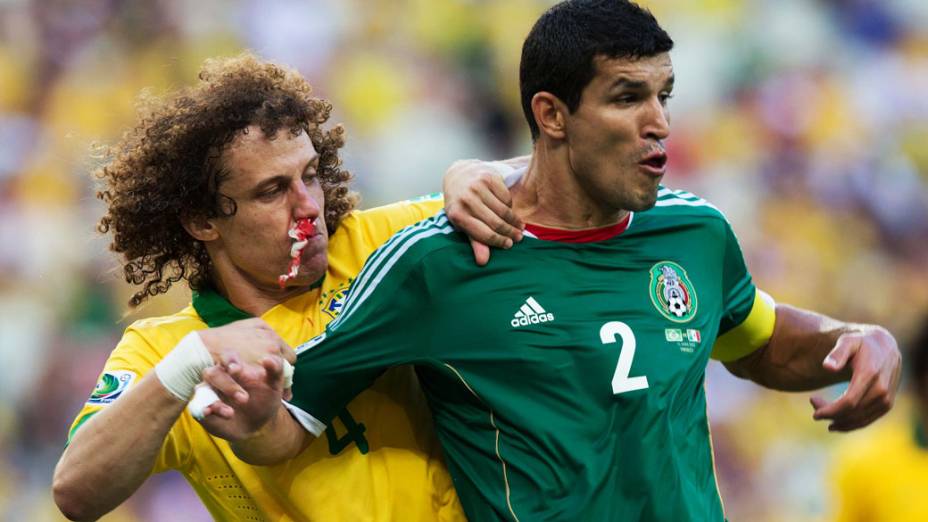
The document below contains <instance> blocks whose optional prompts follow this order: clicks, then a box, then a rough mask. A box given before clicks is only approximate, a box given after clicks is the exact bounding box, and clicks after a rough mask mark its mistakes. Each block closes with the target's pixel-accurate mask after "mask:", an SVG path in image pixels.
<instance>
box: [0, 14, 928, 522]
mask: <svg viewBox="0 0 928 522" xmlns="http://www.w3.org/2000/svg"><path fill="white" fill-rule="evenodd" d="M551 3H552V2H544V1H539V0H497V1H493V2H489V1H473V0H442V1H434V0H403V1H402V2H397V1H388V0H376V1H368V0H365V1H362V0H350V1H349V0H309V1H306V0H300V1H298V0H273V1H267V0H262V1H258V0H241V1H237V2H219V1H216V0H207V1H202V2H196V3H187V2H179V1H173V0H160V1H155V2H143V1H134V0H132V1H124V2H107V1H104V0H85V1H82V2H66V1H63V0H53V1H42V2H38V1H29V0H7V1H4V2H0V368H2V369H3V370H2V371H3V377H2V378H0V392H2V393H3V394H4V396H6V397H7V399H6V400H5V401H2V402H0V519H4V520H7V519H8V520H58V519H60V515H59V514H58V513H57V510H56V508H55V506H54V504H53V503H52V501H51V496H50V493H49V486H50V478H51V470H52V468H53V466H54V463H55V461H56V460H57V458H58V456H59V455H60V453H61V448H62V446H63V444H64V443H65V437H66V434H67V426H68V424H69V423H70V422H71V420H72V419H73V416H74V414H75V413H76V412H77V410H78V409H79V408H80V406H81V404H82V403H83V402H84V401H85V400H86V397H87V396H88V395H89V393H90V391H91V389H92V387H93V385H94V382H95V378H96V372H97V371H98V370H99V368H101V367H102V363H103V361H104V360H105V358H106V356H107V354H108V353H109V351H110V350H111V349H112V348H113V346H115V343H116V341H117V340H118V338H119V335H120V334H121V332H122V330H123V329H124V328H125V326H126V325H127V324H128V323H129V322H131V321H132V320H134V319H136V318H139V317H143V316H150V315H161V314H164V313H168V312H170V311H172V310H174V309H176V308H178V307H179V306H180V305H181V304H183V303H184V302H186V301H187V299H189V296H188V295H186V294H185V293H184V292H183V291H179V290H175V291H172V292H171V293H170V294H169V295H167V296H163V297H159V298H157V299H155V300H153V301H152V302H151V303H149V304H148V305H146V306H144V307H142V308H141V309H139V310H136V311H133V312H132V313H131V314H128V313H127V310H128V308H127V306H126V302H127V300H128V297H129V295H130V291H129V286H128V285H127V284H126V283H125V282H124V281H122V280H121V277H120V275H119V273H118V272H117V271H116V268H117V267H118V265H117V263H116V261H115V259H114V257H113V256H112V254H110V253H109V252H108V251H107V249H106V241H105V240H104V239H103V238H101V237H99V236H98V234H96V233H95V231H94V226H95V223H96V221H97V219H98V218H99V216H100V215H101V213H102V210H101V206H100V204H99V202H98V201H97V200H96V199H95V198H94V190H95V189H94V184H93V180H92V179H91V178H90V176H89V172H90V171H91V170H92V167H93V166H94V165H95V161H97V159H96V157H95V152H94V151H95V149H94V148H93V145H94V144H99V143H107V142H110V141H112V140H114V139H115V138H116V137H117V136H115V133H116V132H118V130H119V129H122V128H125V127H126V126H127V125H128V124H129V123H130V122H131V121H132V119H133V116H134V102H135V100H136V96H137V95H138V93H139V92H140V91H142V90H143V89H151V91H153V92H160V90H163V89H165V88H168V87H172V86H177V85H180V84H185V83H189V82H190V81H191V80H192V76H193V75H194V74H195V73H196V71H197V69H198V68H199V66H200V64H201V63H202V62H203V60H204V59H205V58H207V57H210V56H215V55H228V54H234V53H236V52H238V51H239V50H241V49H244V48H249V49H253V50H254V51H255V52H257V53H258V54H260V55H262V56H264V57H266V58H269V59H273V60H278V61H281V62H283V63H287V64H290V65H292V66H294V67H296V68H298V69H299V70H300V71H301V72H302V73H303V74H304V75H305V76H306V77H307V78H309V79H310V82H311V83H312V84H313V85H314V86H315V88H316V93H317V94H318V95H320V96H323V97H326V98H328V99H330V100H331V101H332V102H333V104H334V106H335V115H334V117H333V119H334V120H335V121H340V122H344V124H345V126H346V128H347V129H348V143H347V145H346V147H345V151H346V152H345V155H344V159H345V162H346V165H347V166H348V168H349V169H350V170H351V171H352V173H353V174H354V175H355V176H356V182H355V187H356V188H357V189H358V190H359V191H360V192H361V193H362V194H363V196H364V200H363V206H364V207H369V206H373V205H376V204H380V203H386V202H389V201H394V200H398V199H404V198H407V197H411V196H415V195H419V194H425V193H429V192H434V191H435V190H437V189H438V187H439V183H440V182H439V180H440V176H441V174H442V172H444V170H445V168H446V167H447V165H448V164H449V163H450V162H451V161H453V160H454V159H456V158H462V157H481V158H501V157H508V156H513V155H519V154H524V153H526V152H527V151H528V150H529V148H530V147H529V136H528V134H527V133H526V132H525V131H524V124H523V122H522V115H521V112H520V107H519V101H518V83H517V82H518V74H517V68H518V59H519V52H518V51H519V48H520V46H521V44H522V40H523V38H524V36H525V34H526V32H527V31H528V29H529V27H530V25H531V23H532V22H533V21H534V19H535V18H536V17H537V16H538V14H539V13H540V12H541V11H542V10H543V9H545V8H546V7H547V6H549V5H550V4H551ZM642 4H643V5H646V6H648V7H650V8H651V9H652V10H653V11H654V12H655V14H656V15H657V17H658V18H659V19H660V20H661V21H662V24H663V25H664V26H665V27H666V28H667V29H668V31H669V32H670V33H671V34H672V35H674V39H675V40H676V42H677V44H676V47H675V50H674V52H673V57H674V66H675V69H676V76H677V88H676V94H675V98H674V99H673V100H672V101H671V102H670V103H671V112H672V114H673V117H674V120H675V121H674V124H673V127H672V129H673V131H672V135H671V138H670V140H669V143H668V150H669V155H670V164H669V167H668V175H667V177H666V178H665V184H667V185H669V186H672V187H674V188H683V189H686V190H689V191H692V192H695V193H697V194H699V195H701V196H703V197H705V198H707V199H709V200H710V201H712V202H713V203H715V204H716V205H717V206H718V207H720V208H721V209H722V210H723V211H724V212H725V213H726V214H727V215H728V216H729V217H730V218H731V222H732V223H733V224H734V227H735V231H736V232H737V233H738V235H739V239H740V241H741V244H742V247H743V249H744V252H745V256H746V258H747V260H748V264H749V266H750V268H751V271H752V273H753V275H754V277H755V279H756V280H757V283H758V286H759V287H761V288H763V289H764V290H766V291H768V292H769V293H771V294H772V295H773V296H774V297H776V298H778V299H781V300H783V301H787V302H790V303H794V304H796V305H799V306H804V307H808V308H814V309H816V310H819V311H822V312H824V313H830V314H834V315H836V316H839V317H842V318H847V319H852V320H860V321H866V322H873V323H878V324H883V325H886V326H887V327H889V328H890V329H891V330H893V331H894V333H896V335H897V337H898V338H899V339H900V342H901V344H902V346H903V348H904V347H905V344H906V339H907V338H908V336H909V335H910V333H911V332H913V331H914V330H915V329H916V328H917V327H918V322H919V321H920V320H921V319H922V317H924V316H925V314H926V311H928V271H926V270H925V267H926V266H928V188H926V186H928V147H925V146H924V144H925V143H928V99H926V97H925V96H924V94H923V93H925V92H928V29H926V28H928V4H926V3H924V2H921V1H919V0H892V1H889V0H882V1H881V0H780V1H777V2H765V1H758V0H698V1H692V0H650V1H645V2H642ZM491 262H492V261H491ZM707 387H708V396H709V408H710V417H711V419H712V432H713V438H714V445H715V446H714V447H715V452H716V465H717V467H718V470H719V476H720V482H721V484H720V487H721V490H722V497H723V499H724V501H725V506H726V510H727V513H728V516H729V518H730V519H731V520H752V521H760V522H763V521H775V520H791V521H799V522H802V521H820V520H828V519H829V517H830V516H831V513H833V511H834V506H833V505H832V503H831V501H830V498H831V497H830V496H829V489H830V487H831V483H830V476H829V474H828V471H827V470H828V469H829V466H830V459H831V456H832V454H833V452H834V450H835V448H837V447H838V446H840V444H841V442H842V438H844V437H843V436H839V435H833V434H829V433H828V432H827V430H826V429H825V426H824V425H823V424H817V423H814V422H812V420H811V414H812V408H811V407H810V406H809V405H808V397H807V395H806V394H793V395H784V394H775V393H772V392H765V391H763V390H761V389H760V388H758V387H756V386H753V385H750V384H747V383H742V382H740V381H738V380H736V379H734V378H733V377H731V376H730V375H728V374H727V372H724V371H723V369H722V368H721V367H720V366H718V365H717V363H713V365H711V366H710V369H709V374H708V379H707ZM831 393H835V394H838V393H840V389H835V390H832V391H831ZM897 410H899V411H897V412H894V413H893V414H892V415H901V416H905V415H907V412H906V404H905V403H904V401H903V403H902V404H900V407H898V408H897ZM774 427H775V428H776V429H774ZM113 429H119V428H118V427H113ZM850 437H854V435H851V436H850ZM168 499H170V500H169V501H168ZM178 511H181V512H185V513H188V514H189V515H188V516H185V519H186V520H194V519H196V517H200V519H202V520H207V519H208V517H207V515H206V513H205V511H204V510H203V508H202V507H200V506H199V502H198V501H197V499H196V498H195V496H194V495H193V493H192V492H191V491H190V489H189V487H188V486H187V485H186V484H185V483H184V482H183V480H182V479H181V478H180V477H179V476H177V475H172V474H168V475H165V476H162V477H156V480H153V481H149V483H148V484H147V485H146V486H145V487H144V488H143V490H142V491H141V492H140V493H139V494H137V495H136V496H135V497H134V498H133V499H132V500H131V501H130V502H129V503H127V504H126V505H125V506H123V507H121V508H120V509H119V510H117V511H116V512H114V513H113V514H111V515H109V517H108V518H107V519H108V520H127V521H135V520H170V519H175V517H173V516H172V515H171V514H172V513H177V512H178Z"/></svg>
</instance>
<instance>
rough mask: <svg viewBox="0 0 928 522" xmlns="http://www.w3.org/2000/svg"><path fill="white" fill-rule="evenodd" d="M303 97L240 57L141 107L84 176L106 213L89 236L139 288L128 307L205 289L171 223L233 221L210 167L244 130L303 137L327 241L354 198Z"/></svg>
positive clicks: (299, 88)
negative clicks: (312, 158)
mask: <svg viewBox="0 0 928 522" xmlns="http://www.w3.org/2000/svg"><path fill="white" fill-rule="evenodd" d="M311 93H312V88H311V87H310V85H309V83H308V82H307V81H306V79H305V78H303V77H302V76H300V74H299V73H298V72H296V71H295V70H293V69H290V68H287V67H284V66H282V65H277V64H274V63H271V62H266V61H263V60H261V59H259V58H258V57H256V56H254V55H252V54H249V53H244V54H241V55H239V56H236V57H232V58H220V59H213V60H207V62H206V64H205V65H204V66H203V69H202V71H201V72H200V76H199V82H198V83H197V84H196V85H193V86H191V87H187V88H184V89H180V90H179V91H176V92H173V93H170V94H168V95H167V96H165V97H163V98H158V97H152V98H148V99H143V100H142V104H141V107H140V108H141V110H142V114H141V118H140V119H139V121H138V123H137V124H136V125H135V127H134V128H132V129H131V130H129V131H128V132H126V133H125V134H124V135H123V138H122V140H121V141H120V142H119V143H117V144H116V145H114V146H112V147H109V148H108V149H107V150H106V151H105V159H106V162H105V164H104V165H103V166H101V167H100V168H99V169H98V170H97V171H96V172H95V173H94V174H95V176H96V177H97V179H98V180H99V182H100V185H101V187H100V190H99V192H97V197H98V198H100V199H101V200H103V202H104V203H105V204H106V214H105V215H104V216H103V217H102V218H101V219H100V223H99V225H98V226H97V229H98V230H99V231H100V232H102V233H107V232H111V233H112V234H113V242H112V243H111V244H110V249H111V250H112V251H114V252H117V253H118V254H121V255H122V258H123V263H124V264H123V272H124V274H125V277H126V281H127V282H129V283H132V284H135V285H140V286H141V289H139V290H137V291H136V292H135V293H134V294H133V296H132V298H131V299H130V301H129V305H130V306H132V307H135V306H138V305H139V304H141V303H142V302H143V301H144V300H145V299H147V298H148V297H151V296H155V295H158V294H161V293H164V292H167V291H168V289H169V288H170V287H171V285H172V284H173V283H176V282H178V281H181V280H186V281H187V283H188V285H189V286H190V288H191V289H193V290H201V289H203V288H204V287H206V286H208V285H209V284H210V277H211V267H212V261H211V260H210V258H209V255H208V253H207V251H206V247H205V246H204V244H203V243H202V242H201V241H196V240H194V239H193V238H192V237H190V235H189V234H188V233H187V231H186V230H185V229H184V227H183V225H182V223H181V219H182V218H185V217H187V218H190V217H216V216H220V215H224V216H229V215H232V214H234V213H235V210H236V205H235V202H234V201H233V200H231V199H230V198H229V197H227V196H225V195H224V194H222V193H221V192H220V189H221V188H222V181H223V180H224V179H225V178H226V177H227V176H228V174H229V172H228V171H227V170H225V169H223V167H222V165H221V164H220V160H221V156H222V153H223V151H225V150H226V149H227V148H228V147H229V146H230V144H231V143H232V142H233V140H234V139H235V138H236V137H237V136H239V135H241V134H242V133H244V132H247V127H248V126H249V125H257V126H259V127H260V128H261V130H262V131H263V132H264V134H265V135H266V136H267V137H268V139H273V138H274V137H275V136H276V135H277V133H278V132H289V133H290V134H291V135H293V136H296V135H298V134H300V133H303V132H305V133H306V134H307V135H308V136H309V139H310V141H312V144H313V146H314V147H315V149H316V151H317V152H318V153H319V179H320V184H321V185H322V190H323V193H324V194H325V222H326V227H327V228H328V231H329V234H331V233H333V232H334V231H335V228H336V227H337V226H338V224H339V222H340V221H341V219H342V218H343V217H344V216H345V215H346V214H347V213H348V212H350V211H351V210H352V209H353V208H354V205H355V202H356V201H357V196H356V195H355V194H354V193H353V192H351V191H350V190H349V189H348V183H349V181H350V179H351V175H350V174H349V173H348V172H347V171H345V170H344V169H342V168H341V160H340V159H339V157H338V149H340V148H341V147H342V145H344V142H345V141H344V129H343V128H342V127H341V126H340V125H335V126H333V127H332V128H329V129H326V128H324V127H323V124H324V123H326V121H327V120H328V119H329V114H330V113H331V111H332V105H331V104H329V102H327V101H325V100H322V99H319V98H315V97H313V96H312V94H311Z"/></svg>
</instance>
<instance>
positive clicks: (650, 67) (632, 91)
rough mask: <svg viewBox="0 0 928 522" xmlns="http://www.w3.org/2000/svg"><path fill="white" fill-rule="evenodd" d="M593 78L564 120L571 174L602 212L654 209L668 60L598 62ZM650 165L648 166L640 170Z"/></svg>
mask: <svg viewBox="0 0 928 522" xmlns="http://www.w3.org/2000/svg"><path fill="white" fill-rule="evenodd" d="M594 66H595V68H596V74H595V76H594V77H593V79H592V80H591V81H590V83H589V84H588V85H587V86H586V88H585V89H584V91H583V94H582V96H581V100H580V104H579V106H578V107H577V109H576V110H575V111H574V113H573V114H571V115H570V116H569V117H568V136H569V137H568V139H569V142H570V163H571V169H572V170H573V172H574V175H575V176H576V179H577V181H578V183H579V184H580V185H581V186H583V188H584V190H585V192H586V193H587V194H588V195H589V197H590V198H591V199H592V200H593V201H594V202H595V203H596V204H598V205H600V206H602V207H603V208H604V209H613V210H617V211H619V210H622V211H642V210H647V209H649V208H651V207H653V206H654V204H655V202H656V201H657V191H658V187H659V185H660V182H661V179H662V178H663V167H664V165H665V164H666V156H665V155H663V156H662V154H663V153H664V143H663V140H664V139H666V137H667V136H668V135H669V117H668V114H667V111H666V101H667V99H668V98H669V95H670V91H671V89H672V87H673V65H672V63H671V60H670V55H669V54H667V53H663V54H660V55H657V56H653V57H647V58H640V59H630V58H608V57H605V56H598V57H596V58H595V59H594ZM648 158H651V159H650V162H651V163H653V165H650V166H643V165H642V162H643V160H646V159H648Z"/></svg>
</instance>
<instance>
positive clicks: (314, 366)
mask: <svg viewBox="0 0 928 522" xmlns="http://www.w3.org/2000/svg"><path fill="white" fill-rule="evenodd" d="M429 221H432V220H428V221H426V222H423V224H420V225H416V226H413V227H409V228H408V229H406V230H404V231H403V232H401V233H399V234H397V235H396V236H394V237H393V238H392V239H391V240H390V241H389V242H387V243H386V244H385V245H384V246H383V247H381V248H380V249H378V250H377V251H376V252H374V253H373V254H372V255H371V257H370V258H369V259H368V261H367V263H365V265H364V268H363V269H362V270H361V273H360V274H359V275H358V278H357V280H356V281H355V282H354V284H353V285H352V286H351V289H350V291H349V294H348V298H347V300H346V302H345V305H344V307H343V308H342V312H341V314H340V315H339V317H338V318H337V319H336V320H335V321H333V322H332V323H330V324H329V326H328V327H327V328H326V331H325V332H323V333H322V334H320V335H318V336H316V337H315V338H313V339H310V340H309V341H308V342H306V343H304V344H302V345H300V346H299V347H297V363H296V368H295V371H294V381H293V389H292V390H293V398H292V399H291V401H290V404H289V405H288V409H289V410H290V412H291V413H292V414H293V415H294V416H295V417H296V419H297V420H298V421H299V422H300V423H301V424H302V425H303V427H304V428H306V429H307V430H308V431H310V432H312V433H313V434H314V435H317V436H318V435H319V434H320V433H321V432H322V431H323V430H324V429H325V426H326V425H327V424H328V423H329V421H330V420H331V419H332V417H334V416H335V415H336V414H337V413H338V412H339V411H341V409H342V408H344V407H345V406H346V405H347V404H348V403H349V402H350V401H351V400H352V399H353V398H354V397H355V396H356V395H357V394H359V393H360V392H361V391H363V390H364V389H365V388H367V387H369V386H370V385H371V384H372V383H373V382H374V380H375V379H376V378H377V377H378V376H380V374H381V373H383V371H385V370H386V369H388V368H390V367H391V366H396V365H401V364H407V363H415V362H419V361H421V360H423V359H424V358H426V357H427V350H428V346H429V339H430V338H431V335H432V334H431V326H430V325H431V321H430V317H431V316H432V309H433V307H432V303H431V302H430V301H431V300H430V298H429V291H428V290H427V288H426V286H427V285H426V284H425V276H424V274H423V271H424V268H423V266H424V265H423V263H422V261H421V252H419V251H418V250H417V249H416V245H415V244H416V243H417V242H418V241H420V240H421V239H423V238H424V237H428V235H429V228H428V227H427V226H425V225H426V224H427V223H428V222H429ZM449 227H450V225H449ZM417 258H420V259H417Z"/></svg>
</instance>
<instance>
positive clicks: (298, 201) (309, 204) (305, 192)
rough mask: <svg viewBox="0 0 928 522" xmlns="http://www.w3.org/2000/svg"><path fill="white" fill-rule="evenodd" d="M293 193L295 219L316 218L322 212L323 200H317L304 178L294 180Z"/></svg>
mask: <svg viewBox="0 0 928 522" xmlns="http://www.w3.org/2000/svg"><path fill="white" fill-rule="evenodd" d="M291 193H292V194H293V198H292V200H293V202H292V205H293V218H294V219H303V218H307V219H311V220H315V219H316V218H317V217H319V214H321V213H322V202H321V201H317V200H316V197H314V196H313V193H312V192H311V191H310V190H309V187H307V186H306V184H304V183H303V181H302V180H300V179H297V180H296V181H295V182H294V189H293V191H292V192H291Z"/></svg>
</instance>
